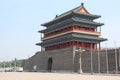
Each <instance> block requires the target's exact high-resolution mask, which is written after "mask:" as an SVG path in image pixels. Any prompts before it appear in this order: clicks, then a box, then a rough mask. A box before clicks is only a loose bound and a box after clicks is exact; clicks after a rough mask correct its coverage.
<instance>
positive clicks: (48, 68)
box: [47, 58, 53, 72]
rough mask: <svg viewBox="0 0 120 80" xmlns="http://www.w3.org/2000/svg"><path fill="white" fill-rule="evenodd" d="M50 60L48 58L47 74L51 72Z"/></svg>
mask: <svg viewBox="0 0 120 80" xmlns="http://www.w3.org/2000/svg"><path fill="white" fill-rule="evenodd" d="M52 62H53V61H52V58H49V59H48V66H47V71H48V72H51V70H52Z"/></svg>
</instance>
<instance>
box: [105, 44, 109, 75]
mask: <svg viewBox="0 0 120 80" xmlns="http://www.w3.org/2000/svg"><path fill="white" fill-rule="evenodd" d="M106 46H107V43H106ZM106 69H107V74H108V73H109V68H108V50H107V47H106Z"/></svg>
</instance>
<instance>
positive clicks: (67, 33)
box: [37, 3, 107, 50]
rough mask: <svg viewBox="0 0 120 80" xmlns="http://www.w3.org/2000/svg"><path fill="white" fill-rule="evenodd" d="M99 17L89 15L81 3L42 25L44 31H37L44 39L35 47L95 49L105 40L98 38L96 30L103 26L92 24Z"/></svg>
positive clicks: (98, 33)
mask: <svg viewBox="0 0 120 80" xmlns="http://www.w3.org/2000/svg"><path fill="white" fill-rule="evenodd" d="M100 17H101V16H99V15H93V14H90V13H89V12H88V11H87V10H86V9H85V7H84V5H83V3H82V4H81V6H79V7H76V8H74V9H72V10H70V11H67V12H65V13H63V14H61V15H56V17H55V19H53V20H52V21H49V22H47V23H44V24H42V26H45V27H46V29H44V30H41V31H39V32H40V33H43V34H44V37H43V38H42V42H41V43H38V44H37V45H40V46H42V47H44V48H46V50H54V49H61V48H65V46H66V47H69V46H79V47H84V48H91V46H92V48H94V49H97V44H100V42H102V41H105V40H107V39H104V38H101V37H99V36H100V34H101V32H98V30H97V28H98V27H101V26H102V25H104V24H103V23H98V22H94V19H97V18H100ZM75 44H76V45H75ZM67 45H68V46H67Z"/></svg>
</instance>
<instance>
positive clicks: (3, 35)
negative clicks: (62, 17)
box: [0, 0, 120, 61]
mask: <svg viewBox="0 0 120 80" xmlns="http://www.w3.org/2000/svg"><path fill="white" fill-rule="evenodd" d="M81 2H84V5H85V7H86V8H87V10H88V11H89V12H90V13H91V14H96V15H101V16H102V17H101V18H100V19H98V20H96V21H98V22H102V23H105V25H104V26H102V37H105V38H108V41H107V42H106V43H107V46H109V47H114V42H116V45H117V46H118V47H119V46H120V20H119V19H120V0H0V61H7V60H13V59H14V58H18V59H26V58H28V57H29V56H32V55H34V54H35V52H37V51H39V50H40V47H39V46H36V45H35V44H36V43H38V42H39V41H40V34H39V33H38V31H39V30H42V29H43V27H42V26H40V24H42V23H44V22H47V21H49V20H51V19H53V18H54V17H55V15H56V14H58V15H59V14H61V13H63V12H66V11H68V10H70V9H73V8H75V7H77V6H79V5H80V4H81ZM102 46H103V47H104V46H105V42H104V43H102Z"/></svg>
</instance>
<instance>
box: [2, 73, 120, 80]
mask: <svg viewBox="0 0 120 80" xmlns="http://www.w3.org/2000/svg"><path fill="white" fill-rule="evenodd" d="M0 80H120V75H110V74H109V75H106V74H104V75H103V74H94V75H90V74H77V73H38V72H0Z"/></svg>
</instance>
